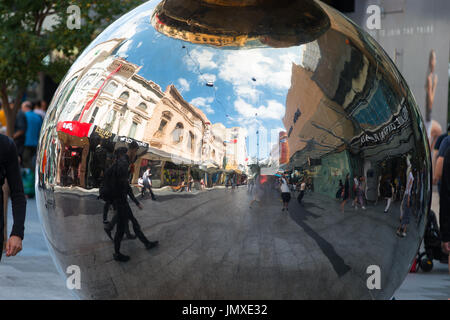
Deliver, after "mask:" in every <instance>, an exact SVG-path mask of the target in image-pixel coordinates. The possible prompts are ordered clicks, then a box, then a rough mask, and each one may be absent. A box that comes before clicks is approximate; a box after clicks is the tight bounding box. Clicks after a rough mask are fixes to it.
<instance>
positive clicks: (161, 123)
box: [158, 119, 167, 132]
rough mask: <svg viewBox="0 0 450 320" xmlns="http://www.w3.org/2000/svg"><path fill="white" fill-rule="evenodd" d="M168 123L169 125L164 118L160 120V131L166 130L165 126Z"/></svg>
mask: <svg viewBox="0 0 450 320" xmlns="http://www.w3.org/2000/svg"><path fill="white" fill-rule="evenodd" d="M166 125H167V121H166V120H164V119H162V120H161V122H160V124H159V128H158V131H159V132H163V131H164V128H165V127H166Z"/></svg>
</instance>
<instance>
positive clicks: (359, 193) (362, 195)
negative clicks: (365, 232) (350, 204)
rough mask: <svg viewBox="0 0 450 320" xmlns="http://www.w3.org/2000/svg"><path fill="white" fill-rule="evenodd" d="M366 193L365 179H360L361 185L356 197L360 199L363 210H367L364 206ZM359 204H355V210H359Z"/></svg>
mask: <svg viewBox="0 0 450 320" xmlns="http://www.w3.org/2000/svg"><path fill="white" fill-rule="evenodd" d="M365 191H366V180H365V178H364V177H362V176H361V177H359V183H358V187H357V189H356V195H357V198H358V203H359V205H360V206H361V208H362V209H363V210H366V207H365V206H364V194H365ZM358 203H355V210H356V209H358Z"/></svg>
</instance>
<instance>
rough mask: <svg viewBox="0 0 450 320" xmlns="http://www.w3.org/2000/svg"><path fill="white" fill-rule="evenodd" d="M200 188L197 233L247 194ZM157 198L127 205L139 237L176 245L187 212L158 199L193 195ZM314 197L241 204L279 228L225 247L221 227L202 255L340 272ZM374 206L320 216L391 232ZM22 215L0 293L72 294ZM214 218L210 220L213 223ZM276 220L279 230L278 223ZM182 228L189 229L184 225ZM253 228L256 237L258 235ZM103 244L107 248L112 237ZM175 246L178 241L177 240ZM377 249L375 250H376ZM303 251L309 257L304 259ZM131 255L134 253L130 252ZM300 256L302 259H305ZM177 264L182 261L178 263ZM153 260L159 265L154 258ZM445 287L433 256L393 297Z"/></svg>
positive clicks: (426, 294)
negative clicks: (139, 224) (16, 248)
mask: <svg viewBox="0 0 450 320" xmlns="http://www.w3.org/2000/svg"><path fill="white" fill-rule="evenodd" d="M208 193H212V195H214V196H213V197H212V198H213V199H215V200H212V201H211V203H209V204H208V203H203V202H204V201H202V199H199V200H197V201H196V203H197V206H200V207H202V208H203V209H202V211H203V214H199V213H198V212H197V211H196V216H192V217H191V218H192V220H191V221H192V224H195V220H196V219H208V220H210V221H211V224H210V226H209V227H208V228H207V229H206V230H202V232H203V233H205V232H206V233H210V232H215V230H217V226H218V225H220V223H221V220H222V223H223V222H224V221H225V220H227V219H228V220H233V210H232V209H231V208H230V207H229V205H231V204H227V205H226V206H223V205H218V203H223V202H226V200H227V199H228V198H229V197H234V196H238V197H246V196H247V191H246V188H243V187H241V188H238V189H237V190H235V191H231V189H228V190H226V189H217V190H210V191H206V192H205V195H207V194H208ZM433 195H434V198H433V200H436V199H437V197H436V192H434V194H433ZM157 196H158V201H156V202H152V200H144V201H143V203H144V206H145V208H144V211H141V212H140V211H138V210H137V209H136V207H133V211H134V212H135V214H136V216H137V217H138V219H140V221H142V220H143V217H147V218H148V219H150V220H152V222H151V223H150V224H149V225H147V223H146V228H145V229H144V232H145V233H146V234H147V235H150V236H155V237H158V239H159V240H160V241H161V243H162V247H163V248H165V247H168V246H169V245H168V244H167V242H171V243H172V242H173V243H179V242H180V240H181V239H182V238H183V237H185V236H186V226H183V225H180V224H179V223H177V221H179V218H180V217H181V216H183V215H184V216H189V214H190V213H189V209H188V208H178V209H177V210H168V211H167V212H164V208H165V207H166V206H167V205H166V204H165V203H164V200H167V199H168V198H170V197H173V196H181V197H194V195H193V194H187V193H178V194H173V193H172V192H164V191H162V190H158V191H157ZM315 196H316V195H314V194H312V193H307V195H306V196H305V197H304V206H303V207H301V206H299V205H298V204H297V203H296V201H295V199H293V200H292V201H291V203H290V210H289V215H288V214H285V213H282V212H281V201H280V200H279V199H278V197H276V196H274V197H273V198H271V199H269V200H268V201H267V202H266V203H264V206H267V205H269V206H271V207H273V208H272V210H270V212H273V215H271V216H270V217H269V216H262V213H263V212H269V211H265V210H260V209H259V208H258V205H254V206H253V209H250V208H248V209H247V208H241V210H248V215H246V219H255V220H256V221H258V220H259V222H258V223H257V224H252V225H253V226H257V227H256V228H267V226H268V225H269V224H268V223H267V222H268V220H270V222H271V224H273V225H274V226H277V229H278V230H280V232H279V233H278V234H276V235H272V236H270V237H269V236H263V235H264V234H268V232H262V233H255V231H257V230H253V232H238V233H241V234H242V233H245V234H247V236H246V237H245V238H246V239H242V240H243V242H242V246H241V247H240V248H233V247H232V246H230V241H227V237H231V236H233V235H231V234H228V235H227V234H223V233H222V234H216V236H215V242H216V243H215V246H214V248H216V250H212V249H211V250H209V251H208V252H206V255H207V257H209V258H210V259H214V257H216V260H219V261H221V260H222V263H227V260H229V261H228V263H232V261H230V258H231V257H232V255H231V253H233V252H236V251H241V254H240V255H239V256H238V257H237V258H236V259H239V260H240V261H241V262H242V263H241V266H242V265H247V266H248V268H250V267H251V266H252V265H253V266H254V267H256V266H258V265H259V264H260V261H261V260H260V258H259V257H260V256H262V257H263V258H264V259H265V258H267V257H271V259H270V261H272V263H273V264H276V263H278V264H289V263H290V264H295V263H297V262H296V260H301V261H303V262H304V263H309V264H310V265H311V266H312V267H314V263H313V258H315V257H317V256H320V257H322V259H325V260H328V262H327V264H328V265H329V267H330V268H333V269H334V270H335V271H336V273H338V274H341V276H344V277H345V273H346V272H352V271H351V270H348V269H347V265H346V264H345V261H344V262H343V261H342V260H341V258H340V256H339V254H338V252H339V251H340V250H342V248H343V246H342V244H339V243H331V242H328V241H327V239H328V238H329V235H327V233H326V231H325V230H326V226H325V224H326V223H324V219H325V217H324V216H323V213H321V211H322V210H323V208H322V206H324V205H325V204H318V205H315V204H314V202H313V200H314V197H315ZM330 201H331V200H330ZM436 203H437V201H434V205H433V209H434V210H435V211H436V210H438V206H436V205H435V204H436ZM70 204H72V205H73V203H72V201H70V200H68V201H67V203H66V205H70ZM101 204H102V202H100V201H99V208H100V209H101ZM397 205H398V204H397ZM132 206H134V205H132ZM157 208H158V209H157ZM211 209H213V210H211ZM392 209H393V210H392V212H395V207H392ZM382 210H383V204H382V203H380V204H378V206H377V207H368V210H366V211H362V210H361V209H359V210H358V211H355V210H354V209H353V208H351V205H350V204H348V205H347V207H346V211H345V213H344V215H342V214H340V212H339V211H337V212H336V214H335V215H333V216H332V217H331V216H330V215H326V216H327V217H328V218H327V220H328V223H331V224H332V223H333V221H332V219H336V220H338V221H340V224H342V226H343V228H344V225H346V224H348V221H349V220H351V217H359V218H360V219H378V220H379V221H383V224H384V226H383V227H381V228H385V229H386V230H390V231H391V232H392V230H394V231H395V229H393V228H395V225H396V217H395V216H394V215H393V216H394V217H391V216H389V215H384V214H383V213H382ZM100 212H101V210H100V211H99V213H98V214H99V215H98V216H96V217H97V218H100ZM156 212H160V214H158V215H156V214H155V213H156ZM168 212H172V213H174V212H178V215H174V216H171V215H169V213H168ZM27 214H28V215H27V222H26V223H27V225H26V238H25V240H24V250H23V251H22V252H21V253H20V254H19V255H18V256H17V257H15V258H14V259H7V258H6V257H4V259H3V260H2V263H1V264H0V299H73V296H72V294H71V292H70V291H69V290H68V289H66V287H65V286H64V281H61V276H60V275H59V274H58V273H57V271H56V268H55V266H54V264H53V262H52V259H51V257H50V255H49V253H48V251H47V248H46V245H45V240H44V237H43V234H42V231H41V227H40V225H39V220H38V217H37V213H36V203H35V200H34V199H29V200H28V212H27ZM218 217H222V219H219V220H217V218H218ZM11 219H12V217H11V216H10V217H9V221H12V220H11ZM144 220H145V221H147V219H144ZM216 220H217V221H216ZM264 220H266V221H264ZM183 221H184V220H183ZM234 223H236V225H241V226H243V224H245V223H244V221H238V220H235V221H234ZM215 224H217V225H216V226H215ZM318 224H323V225H324V226H323V229H321V230H324V232H322V231H320V232H318V233H314V231H312V227H315V226H316V225H318ZM280 226H281V227H282V228H279V227H280ZM346 227H347V228H349V230H350V231H351V226H350V225H347V226H346ZM299 228H300V229H301V230H303V232H301V233H298V230H299ZM183 230H184V231H183ZM187 230H191V229H189V228H187ZM240 230H241V231H244V230H243V229H242V228H240ZM191 231H192V230H191ZM260 231H268V230H260ZM202 232H201V230H197V237H196V236H195V234H194V233H195V232H194V231H192V232H189V233H190V234H191V235H190V236H189V239H190V241H187V242H186V243H185V250H180V253H179V254H178V256H174V257H173V258H172V259H171V260H167V264H166V267H168V268H171V269H172V270H174V272H176V268H181V265H179V264H180V259H184V260H187V261H192V250H193V248H195V243H196V242H199V241H200V240H201V234H202ZM293 232H294V233H295V235H296V236H297V237H298V239H297V240H295V238H294V234H292V233H293ZM353 232H360V233H361V234H364V233H366V234H368V235H369V234H370V232H371V231H370V230H357V231H355V230H353ZM386 232H388V231H386ZM319 233H320V235H319ZM252 234H253V236H252ZM258 234H259V235H260V236H259V239H258ZM238 236H239V235H238ZM177 239H178V240H177ZM301 241H306V242H308V243H314V245H315V248H316V251H313V252H304V253H303V256H302V257H301V259H296V255H295V254H294V253H297V252H298V251H296V250H294V251H292V249H298V248H299V245H298V243H299V242H301ZM132 242H133V241H130V240H127V241H124V246H125V247H126V250H131V249H132V248H133V247H136V253H134V252H133V254H134V255H136V254H139V252H141V253H142V254H146V253H147V252H146V251H145V250H143V249H142V248H140V247H139V244H137V245H136V243H134V245H132ZM108 243H109V242H108V240H107V238H106V235H105V244H104V245H108ZM233 243H234V242H233ZM109 245H111V246H112V243H110V244H109ZM179 246H182V245H181V244H179ZM275 248H279V249H282V250H278V251H274V250H273V249H275ZM352 248H353V249H354V250H363V246H352ZM160 251H162V250H160ZM227 253H228V255H227ZM147 254H149V253H147ZM189 254H191V258H189V259H186V258H187V257H188V256H189ZM379 254H380V255H381V256H382V252H380V253H379ZM162 255H163V253H162V252H156V251H155V252H154V253H152V254H149V258H150V257H151V258H152V259H154V260H159V259H157V257H161V256H162ZM356 255H357V254H356ZM308 256H309V257H310V258H309V259H305V258H306V257H308ZM218 257H222V259H221V260H220V259H219V258H218ZM134 258H136V257H135V256H134ZM305 260H306V261H309V262H305ZM155 262H156V261H155ZM181 264H183V263H182V262H181ZM160 265H161V266H162V264H160ZM259 269H260V270H261V272H260V273H259V274H255V278H259V277H261V276H264V268H259ZM242 272H245V269H242V268H241V269H239V268H236V270H235V273H236V275H237V276H238V275H239V274H240V273H242ZM269 280H270V279H269ZM271 286H273V287H274V288H276V279H272V283H271ZM449 290H450V278H449V276H448V273H447V267H446V265H443V264H440V263H439V262H437V261H435V266H434V268H433V270H432V271H431V272H430V273H423V272H419V273H416V274H408V276H407V277H406V279H405V281H404V282H403V284H402V285H401V286H400V288H399V289H398V290H397V292H396V294H395V297H396V299H400V300H402V299H445V300H446V299H448V292H449Z"/></svg>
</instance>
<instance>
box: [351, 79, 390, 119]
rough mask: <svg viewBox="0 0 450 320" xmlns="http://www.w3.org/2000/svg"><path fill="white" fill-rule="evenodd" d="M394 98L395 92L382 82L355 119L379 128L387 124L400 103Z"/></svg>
mask: <svg viewBox="0 0 450 320" xmlns="http://www.w3.org/2000/svg"><path fill="white" fill-rule="evenodd" d="M392 97H393V92H392V91H391V90H390V89H389V88H386V87H385V85H384V83H383V82H380V83H379V85H378V88H377V90H376V91H375V93H374V94H373V96H372V99H370V102H369V104H365V105H363V106H362V107H361V108H360V110H359V111H357V112H356V113H355V116H354V118H355V119H356V120H357V121H358V122H359V123H360V124H362V125H370V126H379V125H382V124H384V123H386V122H387V121H388V120H389V118H390V117H391V116H392V113H395V108H396V107H398V102H395V101H394V100H393V98H392ZM391 108H392V109H393V110H391Z"/></svg>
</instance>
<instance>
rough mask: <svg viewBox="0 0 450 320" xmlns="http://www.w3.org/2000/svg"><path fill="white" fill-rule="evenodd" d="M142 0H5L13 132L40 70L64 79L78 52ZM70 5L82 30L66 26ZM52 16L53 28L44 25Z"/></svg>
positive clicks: (2, 87)
mask: <svg viewBox="0 0 450 320" xmlns="http://www.w3.org/2000/svg"><path fill="white" fill-rule="evenodd" d="M143 2H144V1H142V0H106V1H105V0H73V1H69V0H53V1H45V0H2V1H0V43H1V45H0V96H1V101H2V105H3V106H4V110H5V115H6V118H7V127H8V135H9V136H11V135H12V134H13V130H14V122H15V118H16V114H17V111H18V109H19V107H20V103H21V101H22V99H23V96H24V93H25V91H26V88H27V87H28V86H29V85H30V84H31V83H33V82H35V81H36V80H37V79H38V78H39V73H40V72H45V73H46V74H48V75H49V76H51V77H52V78H53V80H54V81H55V82H59V81H60V80H61V78H62V77H63V76H64V74H65V73H66V72H67V70H68V68H69V67H70V65H71V64H72V63H73V62H74V60H75V59H76V57H77V55H78V54H79V53H81V52H82V51H83V49H84V48H85V47H86V46H87V45H88V44H89V43H90V42H91V41H92V40H93V39H94V38H95V36H97V35H98V34H99V33H100V32H101V31H102V30H103V29H104V28H105V27H106V26H108V25H109V24H110V23H111V22H112V21H114V20H115V19H116V18H118V17H119V16H121V15H122V14H124V13H126V12H128V11H129V10H131V9H133V8H134V7H136V6H137V5H139V4H141V3H143ZM71 5H76V6H78V7H79V8H80V13H81V28H80V29H72V30H70V29H69V28H68V27H67V21H73V18H72V17H70V14H69V13H68V12H67V8H68V7H69V6H71ZM46 19H47V20H46ZM48 19H51V20H53V21H54V22H55V23H54V24H51V25H52V27H51V28H44V21H46V22H47V21H48ZM46 24H47V23H46ZM55 52H57V53H59V54H54V53H55ZM50 55H51V57H52V59H50V58H49V57H50ZM8 97H10V98H12V101H13V105H12V106H10V105H9V103H8V100H9V98H8Z"/></svg>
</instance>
